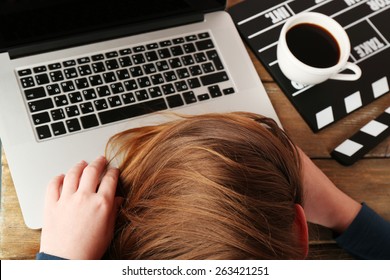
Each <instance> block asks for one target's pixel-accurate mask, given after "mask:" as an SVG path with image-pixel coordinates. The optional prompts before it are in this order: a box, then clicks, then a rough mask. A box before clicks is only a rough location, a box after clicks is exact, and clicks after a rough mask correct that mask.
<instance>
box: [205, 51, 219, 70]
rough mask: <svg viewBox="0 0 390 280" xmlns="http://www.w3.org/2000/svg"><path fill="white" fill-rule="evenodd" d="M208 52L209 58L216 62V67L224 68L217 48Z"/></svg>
mask: <svg viewBox="0 0 390 280" xmlns="http://www.w3.org/2000/svg"><path fill="white" fill-rule="evenodd" d="M206 54H207V57H208V58H209V60H212V61H213V62H214V66H215V69H217V70H222V69H223V64H222V61H221V59H220V58H219V55H218V53H217V51H216V50H211V51H207V52H206Z"/></svg>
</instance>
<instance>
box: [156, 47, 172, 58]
mask: <svg viewBox="0 0 390 280" xmlns="http://www.w3.org/2000/svg"><path fill="white" fill-rule="evenodd" d="M158 55H159V56H160V58H161V59H165V58H169V57H171V53H170V52H169V49H160V50H158Z"/></svg>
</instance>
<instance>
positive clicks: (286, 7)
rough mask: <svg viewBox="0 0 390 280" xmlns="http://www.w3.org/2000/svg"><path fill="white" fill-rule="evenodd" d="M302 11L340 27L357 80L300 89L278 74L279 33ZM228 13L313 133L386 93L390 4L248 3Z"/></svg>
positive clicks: (327, 0)
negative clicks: (348, 43) (358, 74)
mask: <svg viewBox="0 0 390 280" xmlns="http://www.w3.org/2000/svg"><path fill="white" fill-rule="evenodd" d="M305 11H307V12H308V11H311V12H319V13H323V14H325V15H328V16H330V17H332V18H333V19H335V20H336V21H337V22H339V23H340V24H341V25H342V26H343V27H344V29H345V30H346V32H347V34H348V36H349V38H350V40H351V55H350V58H349V61H351V62H354V63H356V64H358V65H359V67H360V68H361V69H362V77H361V78H360V79H359V80H357V81H352V82H351V81H337V80H328V81H326V82H324V83H321V84H318V85H315V86H304V85H301V84H298V83H294V82H292V81H290V80H289V79H287V78H286V77H285V76H284V75H283V74H282V72H281V71H280V68H279V66H278V61H277V57H276V47H277V41H278V38H279V34H280V31H281V29H282V26H283V24H284V23H285V21H286V20H287V19H288V18H290V17H291V16H293V15H295V14H298V13H300V12H305ZM228 12H229V13H230V15H231V16H232V18H233V21H234V23H235V25H236V27H237V29H238V30H239V32H240V34H241V36H242V38H243V40H244V41H245V42H246V43H247V44H248V46H249V47H250V48H251V49H252V51H253V52H254V53H255V55H256V56H257V58H258V59H259V60H260V61H261V62H262V64H263V65H264V67H265V68H266V69H267V70H268V71H269V73H270V74H271V75H272V76H273V78H274V80H275V81H276V82H277V83H278V84H279V86H280V87H281V89H282V90H283V92H284V93H285V94H286V96H287V97H288V99H289V100H290V101H291V102H292V104H293V105H294V106H295V108H296V109H297V110H298V112H299V113H300V114H301V115H302V117H303V118H304V119H305V121H306V122H307V124H308V125H309V126H310V128H311V129H312V130H313V131H314V132H317V131H319V130H321V129H323V128H324V127H327V126H328V125H331V124H332V123H334V122H336V121H337V120H339V119H341V118H343V117H345V116H347V115H348V114H350V113H352V112H354V111H356V110H358V109H359V108H361V107H363V106H365V105H367V104H369V103H370V102H372V101H374V100H376V99H378V98H380V97H382V96H384V95H385V94H387V93H388V92H389V83H390V48H389V47H390V1H383V0H288V1H274V0H246V1H244V2H242V3H239V4H237V5H235V6H233V7H232V8H231V9H230V10H229V11H228ZM346 71H348V70H346Z"/></svg>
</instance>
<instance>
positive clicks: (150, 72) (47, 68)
mask: <svg viewBox="0 0 390 280" xmlns="http://www.w3.org/2000/svg"><path fill="white" fill-rule="evenodd" d="M16 73H17V75H18V78H19V81H20V85H21V87H22V88H23V92H24V99H25V102H26V105H27V106H26V107H27V108H28V111H29V113H30V115H31V121H32V124H33V126H34V129H35V133H36V137H37V139H38V140H39V141H41V140H48V139H54V138H55V137H59V136H64V135H67V134H72V133H76V132H80V131H83V130H86V129H93V128H96V127H98V126H101V125H107V124H111V123H115V122H118V121H123V120H126V119H130V118H133V117H137V116H141V115H146V114H150V113H153V112H157V111H162V110H166V109H169V108H176V107H181V106H186V105H191V104H195V103H199V102H204V101H206V100H210V99H213V98H219V97H222V96H224V95H229V94H232V93H234V92H235V90H234V87H233V83H232V82H231V81H230V80H229V77H228V74H227V73H226V70H225V67H224V65H223V63H222V60H221V58H220V56H219V54H218V52H217V50H216V48H215V45H214V43H213V40H212V38H211V36H210V34H209V33H208V32H202V33H200V34H193V35H188V36H183V37H179V38H175V39H168V40H161V41H157V42H153V43H147V44H145V45H137V46H129V47H128V48H120V49H115V50H110V51H107V52H104V53H96V54H91V55H86V56H81V57H75V58H72V59H67V60H63V61H55V62H49V63H45V64H42V65H38V66H32V67H28V68H22V69H17V70H16Z"/></svg>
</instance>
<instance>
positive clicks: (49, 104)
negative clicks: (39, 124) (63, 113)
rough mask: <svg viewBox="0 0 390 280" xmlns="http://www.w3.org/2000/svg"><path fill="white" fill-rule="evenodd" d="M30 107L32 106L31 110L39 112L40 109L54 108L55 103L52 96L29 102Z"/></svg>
mask: <svg viewBox="0 0 390 280" xmlns="http://www.w3.org/2000/svg"><path fill="white" fill-rule="evenodd" d="M28 107H29V108H30V112H31V113H34V112H39V111H43V110H47V109H51V108H54V104H53V100H51V98H45V99H41V100H37V101H33V102H29V103H28Z"/></svg>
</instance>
